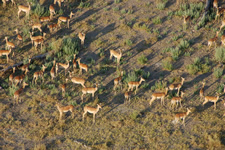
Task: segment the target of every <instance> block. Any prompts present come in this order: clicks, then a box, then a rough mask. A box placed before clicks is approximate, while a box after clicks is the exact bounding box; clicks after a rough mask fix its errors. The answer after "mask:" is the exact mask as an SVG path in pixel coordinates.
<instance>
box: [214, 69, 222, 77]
mask: <svg viewBox="0 0 225 150" xmlns="http://www.w3.org/2000/svg"><path fill="white" fill-rule="evenodd" d="M222 75H223V69H222V68H215V69H214V71H213V76H214V77H215V78H220V77H221V76H222Z"/></svg>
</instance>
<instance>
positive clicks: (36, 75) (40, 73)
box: [32, 65, 47, 84]
mask: <svg viewBox="0 0 225 150" xmlns="http://www.w3.org/2000/svg"><path fill="white" fill-rule="evenodd" d="M46 68H47V67H46V66H45V65H42V70H41V71H37V72H35V73H34V75H33V81H32V82H34V81H35V84H37V79H38V78H39V77H42V80H43V81H44V72H45V69H46Z"/></svg>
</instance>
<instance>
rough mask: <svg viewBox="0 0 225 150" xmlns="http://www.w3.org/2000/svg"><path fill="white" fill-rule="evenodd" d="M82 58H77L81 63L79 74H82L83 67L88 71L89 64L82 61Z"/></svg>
mask: <svg viewBox="0 0 225 150" xmlns="http://www.w3.org/2000/svg"><path fill="white" fill-rule="evenodd" d="M80 60H81V58H77V62H78V64H79V67H80V71H79V74H82V69H83V70H85V71H86V72H88V65H86V64H83V63H80Z"/></svg>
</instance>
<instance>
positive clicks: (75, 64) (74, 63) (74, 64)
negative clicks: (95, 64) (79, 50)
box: [73, 54, 77, 69]
mask: <svg viewBox="0 0 225 150" xmlns="http://www.w3.org/2000/svg"><path fill="white" fill-rule="evenodd" d="M73 57H74V58H73V69H76V68H77V61H76V54H74V55H73Z"/></svg>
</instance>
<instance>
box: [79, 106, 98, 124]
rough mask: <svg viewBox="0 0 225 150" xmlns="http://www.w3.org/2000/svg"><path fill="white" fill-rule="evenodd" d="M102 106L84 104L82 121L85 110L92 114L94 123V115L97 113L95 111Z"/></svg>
mask: <svg viewBox="0 0 225 150" xmlns="http://www.w3.org/2000/svg"><path fill="white" fill-rule="evenodd" d="M100 108H102V107H101V106H100V105H99V104H97V108H93V107H90V106H85V107H84V113H83V121H84V116H85V114H86V113H87V112H89V113H91V114H93V123H95V115H96V114H97V112H98V111H99V109H100Z"/></svg>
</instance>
